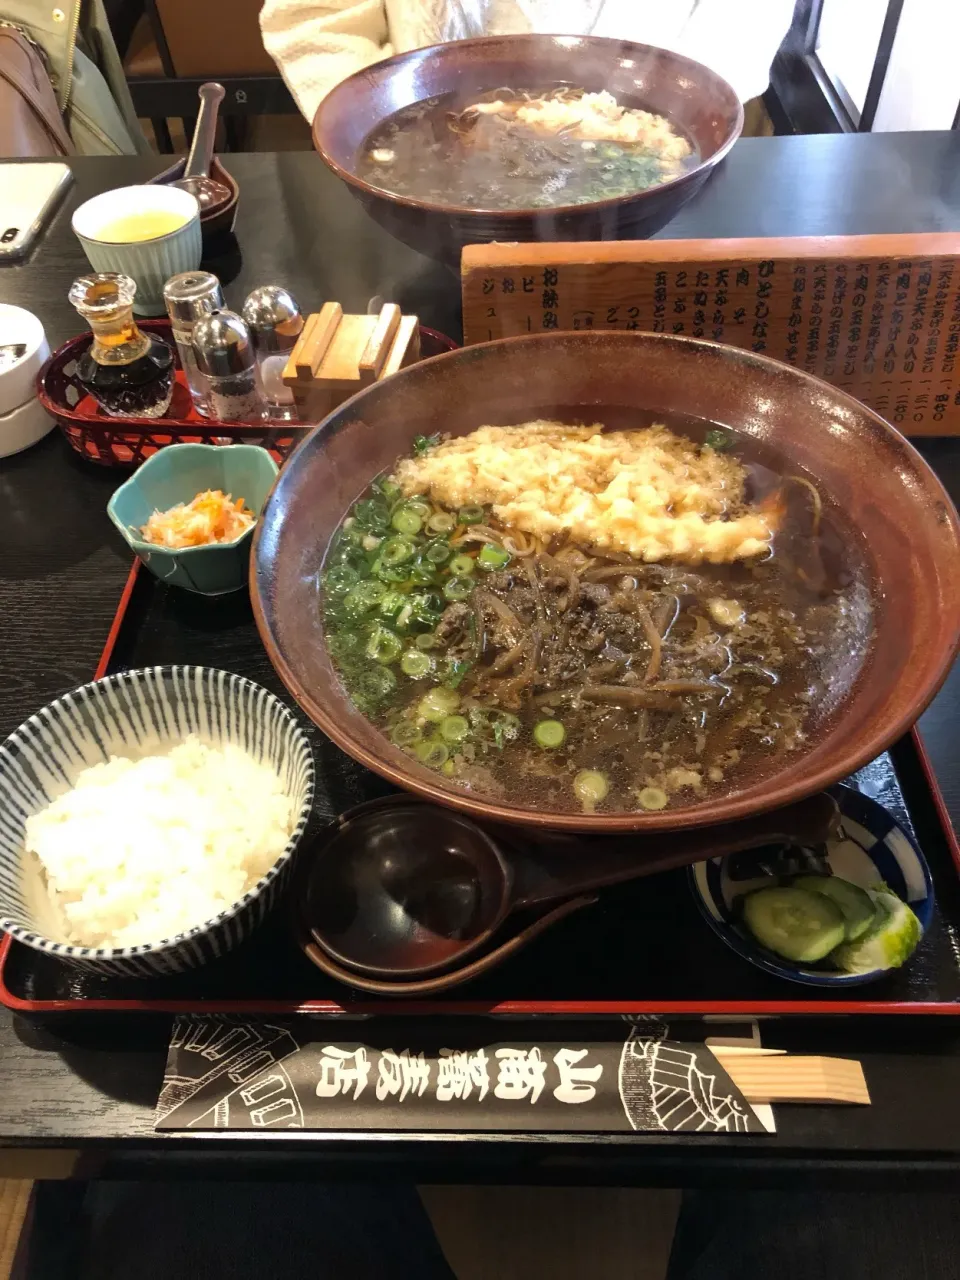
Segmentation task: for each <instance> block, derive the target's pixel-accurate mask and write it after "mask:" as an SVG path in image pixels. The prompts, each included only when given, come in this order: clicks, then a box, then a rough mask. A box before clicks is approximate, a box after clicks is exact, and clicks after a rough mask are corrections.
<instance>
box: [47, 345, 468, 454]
mask: <svg viewBox="0 0 960 1280" xmlns="http://www.w3.org/2000/svg"><path fill="white" fill-rule="evenodd" d="M138 324H139V325H140V328H141V329H143V331H144V332H145V333H153V334H156V336H157V337H159V338H163V339H164V340H165V341H166V342H169V343H170V345H171V346H172V347H174V353H175V355H176V346H175V344H174V342H173V335H172V332H171V329H170V322H169V321H168V320H140V321H138ZM92 336H93V335H92V334H90V333H81V334H80V335H79V336H78V337H76V338H71V339H70V340H69V342H65V343H64V344H63V346H62V347H59V348H58V349H57V350H56V351H55V352H54V353H53V355H52V356H51V357H50V359H49V360H48V361H47V363H46V364H45V365H44V366H43V368H42V369H41V370H40V373H39V375H38V377H37V395H38V396H39V399H40V403H41V404H42V405H43V407H44V408H45V409H46V411H47V413H49V414H50V416H51V417H52V418H53V419H54V420H55V421H56V423H57V426H58V427H59V428H60V430H61V431H62V432H63V434H64V435H65V436H66V438H67V440H68V441H69V442H70V446H71V447H72V448H73V449H75V450H76V452H77V453H79V454H80V456H81V457H82V458H86V459H87V461H89V462H95V463H97V464H98V465H100V466H103V467H130V468H134V467H138V466H139V465H140V463H141V462H144V461H145V460H146V459H147V458H149V457H150V455H151V454H152V453H156V451H157V450H158V449H162V448H164V446H165V445H168V444H223V443H227V444H262V445H264V447H265V448H267V449H269V451H270V453H271V454H272V455H273V457H274V458H275V459H276V461H277V462H278V463H281V464H282V463H283V462H284V460H285V459H286V457H287V455H288V454H289V453H290V451H291V450H292V449H293V448H294V446H295V445H297V444H299V442H300V440H301V439H302V438H303V436H304V435H305V434H306V433H307V432H308V431H310V430H312V428H313V427H314V426H315V425H316V424H315V423H304V424H303V425H302V426H300V425H296V424H291V423H289V422H282V423H276V424H275V425H273V426H271V425H270V424H266V425H264V424H262V423H256V424H250V423H240V422H238V423H231V422H211V421H210V420H209V419H208V418H203V417H201V416H200V414H198V413H197V411H196V410H195V409H194V407H193V402H192V401H191V399H190V393H189V390H188V389H187V382H186V378H185V376H184V373H183V370H182V369H181V368H180V361H179V357H177V359H176V384H175V386H174V390H173V399H172V401H171V403H170V409H169V412H168V413H167V415H166V416H165V417H163V418H111V417H109V416H108V415H107V414H105V413H104V412H103V411H102V409H101V408H100V407H99V405H98V404H97V402H96V401H95V400H94V398H93V397H92V396H91V395H89V393H88V392H87V391H86V390H85V389H84V388H83V387H82V386H81V385H80V381H79V379H78V377H77V362H78V360H79V358H80V356H82V355H83V353H84V352H85V351H86V350H87V348H88V347H89V346H90V343H91V341H92ZM456 346H457V344H456V343H455V342H454V341H453V339H452V338H448V337H446V336H445V335H444V334H442V333H437V332H436V331H435V330H433V329H426V328H424V327H423V326H422V325H421V326H420V349H421V353H422V358H424V359H426V358H427V357H429V356H435V355H440V354H441V353H442V352H444V351H454V350H455V349H456Z"/></svg>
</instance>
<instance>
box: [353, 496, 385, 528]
mask: <svg viewBox="0 0 960 1280" xmlns="http://www.w3.org/2000/svg"><path fill="white" fill-rule="evenodd" d="M353 517H354V519H355V520H356V522H357V524H358V525H360V526H361V527H362V528H363V529H364V530H366V531H369V532H370V533H385V532H386V530H387V526H388V525H389V524H390V512H389V511H388V510H387V505H386V503H384V502H381V501H380V500H379V499H377V498H364V500H363V501H362V502H358V503H357V505H356V506H355V507H354V508H353Z"/></svg>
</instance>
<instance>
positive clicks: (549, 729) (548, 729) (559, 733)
mask: <svg viewBox="0 0 960 1280" xmlns="http://www.w3.org/2000/svg"><path fill="white" fill-rule="evenodd" d="M566 736H567V731H566V729H565V728H564V727H563V725H562V724H561V723H560V721H559V720H541V721H540V723H539V724H538V725H537V726H536V727H535V728H534V730H533V740H534V742H536V744H537V746H538V747H543V748H544V749H545V750H547V751H552V750H553V749H554V747H562V746H563V742H564V739H565V738H566Z"/></svg>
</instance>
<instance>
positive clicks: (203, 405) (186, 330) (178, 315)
mask: <svg viewBox="0 0 960 1280" xmlns="http://www.w3.org/2000/svg"><path fill="white" fill-rule="evenodd" d="M163 300H164V302H165V303H166V304H167V315H168V316H169V317H170V325H171V327H172V329H173V337H174V341H175V342H176V344H177V350H178V351H179V353H180V364H181V367H182V368H183V372H184V375H185V377H186V379H187V386H188V387H189V388H190V398H191V399H192V400H193V407H194V408H195V409H196V411H197V412H198V413H201V414H203V416H204V417H205V418H208V417H209V416H210V403H209V394H208V388H207V382H206V379H205V378H204V377H203V376H202V375H201V374H200V372H199V370H198V369H197V360H196V356H195V355H194V351H193V329H194V325H195V324H196V323H197V321H198V320H202V319H203V317H204V316H208V315H210V314H211V312H214V311H219V310H220V308H221V307H222V306H223V291H222V290H221V288H220V281H219V280H218V279H217V277H216V276H215V275H213V274H212V273H211V272H209V271H182V272H181V273H180V274H179V275H176V276H171V277H170V279H169V280H168V281H167V283H166V284H165V285H164V287H163Z"/></svg>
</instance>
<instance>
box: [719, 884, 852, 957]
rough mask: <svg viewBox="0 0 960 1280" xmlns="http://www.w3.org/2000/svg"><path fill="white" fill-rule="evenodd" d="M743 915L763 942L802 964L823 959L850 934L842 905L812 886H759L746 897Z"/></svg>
mask: <svg viewBox="0 0 960 1280" xmlns="http://www.w3.org/2000/svg"><path fill="white" fill-rule="evenodd" d="M743 919H744V922H745V924H746V926H747V928H748V929H749V930H750V932H751V933H752V934H753V936H754V937H755V938H756V940H757V941H758V942H759V943H760V944H761V945H762V946H764V947H766V948H767V949H768V950H770V951H775V952H776V954H777V955H778V956H783V958H784V959H785V960H792V961H794V962H795V963H798V964H814V963H815V962H816V961H817V960H822V959H823V958H824V956H827V955H829V954H830V952H831V951H833V950H834V949H835V948H837V947H839V946H840V945H841V944H842V943H843V940H844V938H845V936H846V931H845V928H844V920H843V912H842V911H841V910H840V908H839V907H838V906H837V905H836V903H835V902H833V901H831V899H830V898H827V897H824V895H823V894H819V893H811V892H810V891H809V889H794V888H785V889H757V890H755V892H753V893H749V894H747V895H746V897H745V898H744V899H743Z"/></svg>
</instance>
